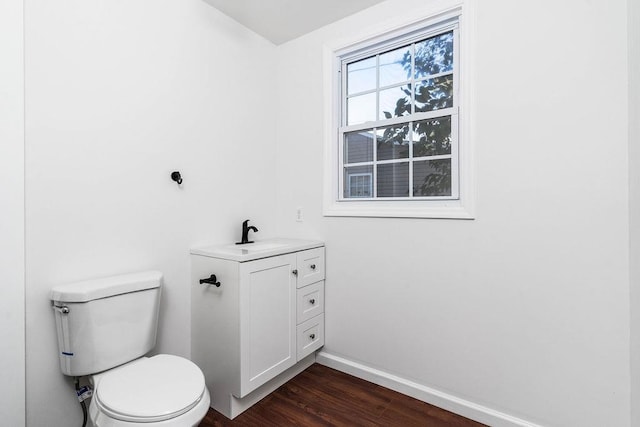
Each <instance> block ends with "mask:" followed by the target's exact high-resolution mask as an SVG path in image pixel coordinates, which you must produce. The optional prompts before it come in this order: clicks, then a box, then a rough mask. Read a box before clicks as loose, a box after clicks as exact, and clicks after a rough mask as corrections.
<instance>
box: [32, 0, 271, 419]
mask: <svg viewBox="0 0 640 427" xmlns="http://www.w3.org/2000/svg"><path fill="white" fill-rule="evenodd" d="M25 14H26V15H25V16H26V52H27V55H26V180H27V207H26V211H27V212H26V213H27V241H26V243H27V285H26V287H27V326H28V328H27V331H28V332H27V407H28V409H27V412H28V416H27V422H28V425H29V426H43V425H60V426H62V425H65V426H71V425H79V423H80V421H81V419H82V418H81V417H82V414H81V411H80V407H79V405H78V403H77V400H76V399H75V397H74V395H73V390H72V385H71V382H70V380H68V379H65V378H64V377H63V375H62V374H61V373H60V371H59V368H58V360H57V347H56V341H55V327H54V318H53V314H52V310H51V308H50V302H49V300H48V298H49V290H50V288H51V287H53V286H55V285H57V284H61V283H65V282H68V281H75V280H81V279H86V278H91V277H99V276H103V275H111V274H119V273H124V272H130V271H137V270H143V269H158V270H161V271H162V272H164V274H165V288H164V293H163V303H162V308H161V323H160V330H159V337H158V345H157V347H156V350H157V351H159V352H166V353H173V354H178V355H185V356H188V355H189V352H190V338H189V336H190V332H189V330H190V326H189V325H190V314H189V313H190V307H189V300H190V297H189V295H190V291H189V248H190V247H191V246H195V245H198V244H200V245H201V244H208V243H216V242H230V241H233V240H234V239H238V238H239V233H240V227H241V221H242V220H244V219H247V218H250V219H251V220H252V223H253V224H255V225H256V226H257V227H258V228H259V229H260V232H259V233H258V237H261V238H264V237H268V236H270V235H271V236H272V235H274V233H275V218H274V212H275V174H274V172H273V164H274V161H275V149H274V147H275V140H274V137H275V125H274V113H273V108H272V99H273V97H274V96H275V92H274V88H273V85H272V84H271V82H273V81H274V75H273V70H274V68H275V67H274V55H273V52H274V49H275V47H274V46H273V45H272V44H270V43H268V42H266V41H265V40H264V39H262V38H260V37H258V36H257V35H255V34H253V33H251V32H249V31H248V30H246V29H245V28H244V27H241V26H239V25H238V24H237V23H236V22H235V21H232V20H231V19H229V18H227V17H226V16H224V15H222V14H221V13H219V12H218V11H216V10H215V9H214V8H212V7H210V6H209V5H207V4H206V3H205V2H203V1H201V0H135V1H110V2H103V1H95V0H91V1H87V0H75V1H65V2H50V1H46V0H30V1H29V2H27V7H26V12H25ZM173 170H180V171H181V172H182V176H183V178H184V183H183V185H182V188H178V186H177V185H176V184H175V183H174V182H172V181H171V180H170V178H169V175H170V173H171V172H172V171H173ZM140 386H141V388H142V389H141V392H144V390H143V389H144V384H141V385H140Z"/></svg>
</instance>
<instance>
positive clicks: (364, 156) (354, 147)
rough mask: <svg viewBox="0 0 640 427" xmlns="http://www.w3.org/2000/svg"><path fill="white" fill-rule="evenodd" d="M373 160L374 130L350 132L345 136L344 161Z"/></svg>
mask: <svg viewBox="0 0 640 427" xmlns="http://www.w3.org/2000/svg"><path fill="white" fill-rule="evenodd" d="M371 161H373V130H363V131H358V132H350V133H347V134H345V136H344V162H345V163H359V162H371Z"/></svg>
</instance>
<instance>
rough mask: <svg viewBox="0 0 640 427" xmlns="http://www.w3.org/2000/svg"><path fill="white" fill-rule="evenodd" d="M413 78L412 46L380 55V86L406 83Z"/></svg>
mask: <svg viewBox="0 0 640 427" xmlns="http://www.w3.org/2000/svg"><path fill="white" fill-rule="evenodd" d="M410 77H411V46H404V47H401V48H400V49H396V50H392V51H391V52H387V53H383V54H382V55H380V86H379V87H384V86H390V85H393V84H397V83H401V82H405V81H407V80H409V78H410Z"/></svg>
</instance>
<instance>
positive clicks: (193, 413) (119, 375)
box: [89, 354, 210, 427]
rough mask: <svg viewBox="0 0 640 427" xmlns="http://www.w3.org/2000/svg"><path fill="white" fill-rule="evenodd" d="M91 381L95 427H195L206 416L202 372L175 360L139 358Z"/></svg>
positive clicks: (91, 413)
mask: <svg viewBox="0 0 640 427" xmlns="http://www.w3.org/2000/svg"><path fill="white" fill-rule="evenodd" d="M90 381H91V383H92V385H93V397H92V399H91V403H90V405H89V418H90V420H91V422H92V425H93V426H95V427H130V426H140V425H144V426H146V427H156V426H158V427H160V426H163V427H170V426H171V427H173V426H175V427H187V426H197V425H198V424H199V423H200V421H201V420H202V418H204V416H205V415H206V414H207V411H208V410H209V403H210V397H209V392H208V390H207V388H206V387H205V383H204V376H203V375H202V371H200V369H199V368H198V367H197V366H196V365H195V364H194V363H193V362H191V361H189V360H187V359H184V358H182V357H178V356H172V355H168V354H159V355H156V356H153V357H150V358H146V357H144V358H141V359H137V360H134V361H133V362H129V363H127V364H125V365H122V366H119V367H117V368H114V369H111V370H109V371H106V372H102V373H100V374H95V375H93V376H91V377H90Z"/></svg>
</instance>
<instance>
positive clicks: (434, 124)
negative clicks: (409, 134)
mask: <svg viewBox="0 0 640 427" xmlns="http://www.w3.org/2000/svg"><path fill="white" fill-rule="evenodd" d="M441 154H451V117H450V116H447V117H438V118H436V119H431V120H423V121H420V122H415V123H414V124H413V157H424V156H438V155H441Z"/></svg>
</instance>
